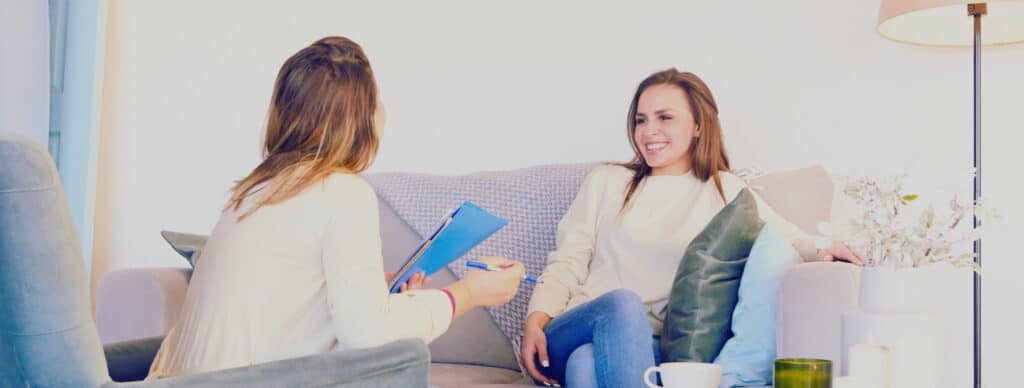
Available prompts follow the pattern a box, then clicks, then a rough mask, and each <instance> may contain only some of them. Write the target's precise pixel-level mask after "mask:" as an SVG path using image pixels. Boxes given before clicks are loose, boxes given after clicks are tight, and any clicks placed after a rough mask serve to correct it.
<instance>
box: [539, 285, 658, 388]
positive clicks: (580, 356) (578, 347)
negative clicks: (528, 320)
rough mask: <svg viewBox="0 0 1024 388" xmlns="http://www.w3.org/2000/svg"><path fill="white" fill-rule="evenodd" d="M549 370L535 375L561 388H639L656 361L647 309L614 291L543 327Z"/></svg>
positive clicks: (655, 344)
mask: <svg viewBox="0 0 1024 388" xmlns="http://www.w3.org/2000/svg"><path fill="white" fill-rule="evenodd" d="M544 334H545V335H546V336H547V340H548V357H549V358H550V362H551V366H550V367H548V368H541V373H544V374H545V375H546V376H548V377H551V378H554V379H556V380H558V381H559V382H561V383H563V385H565V386H567V387H622V388H628V387H644V386H645V385H644V380H643V373H644V370H646V369H647V368H648V367H651V366H654V365H655V363H656V362H657V359H659V358H661V357H660V355H661V354H660V351H659V349H658V341H657V340H656V338H655V337H654V336H653V334H652V333H651V324H650V322H648V321H647V309H646V308H645V306H644V304H643V302H642V301H641V300H640V297H639V296H637V295H636V293H634V292H633V291H630V290H627V289H618V290H614V291H610V292H608V293H605V294H604V295H601V296H599V297H597V298H596V299H594V300H592V301H590V302H587V303H585V304H582V305H580V306H578V307H576V308H573V309H572V310H569V311H567V312H565V313H564V314H562V315H559V316H558V317H556V318H555V319H554V320H552V321H551V322H550V323H548V325H547V327H545V328H544Z"/></svg>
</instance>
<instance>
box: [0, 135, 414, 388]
mask: <svg viewBox="0 0 1024 388" xmlns="http://www.w3.org/2000/svg"><path fill="white" fill-rule="evenodd" d="M159 347H160V338H149V339H144V340H137V341H132V342H127V343H118V344H113V345H110V346H108V347H107V348H106V349H104V348H103V346H102V345H101V344H100V339H99V335H98V333H97V331H96V324H95V322H93V320H92V318H91V313H90V307H89V287H88V284H87V282H86V276H85V269H84V265H83V261H82V256H81V252H79V251H78V238H77V236H76V235H75V231H74V228H73V226H72V222H71V216H70V212H69V210H68V205H67V200H66V199H65V197H64V191H63V189H62V188H61V185H60V181H59V180H58V179H57V172H56V169H55V168H54V166H53V162H52V161H51V159H50V158H49V156H48V155H47V154H46V151H45V150H43V149H42V147H40V146H38V145H35V144H32V143H31V142H30V141H28V140H27V139H25V138H22V137H18V136H15V135H11V134H8V133H0V386H3V387H114V386H125V387H135V386H139V387H142V386H145V387H185V386H189V387H191V386H200V387H202V386H210V387H214V386H215V387H253V386H288V387H305V386H315V387H357V386H358V387H376V386H380V387H426V386H427V366H428V364H429V354H428V351H427V348H426V345H425V344H424V343H423V341H420V340H416V339H409V340H401V341H396V342H393V343H390V344H387V345H383V346H381V347H377V348H373V349H363V350H350V351H339V352H330V353H325V354H320V355H314V356H309V357H303V358H296V359H290V360H282V361H278V362H271V363H266V364H259V365H253V366H249V367H242V368H235V369H229V370H223V371H217V372H211V373H204V374H197V375H191V376H183V377H176V378H168V379H162V380H157V381H151V382H128V383H119V382H115V381H130V380H139V379H141V378H143V377H145V374H146V372H147V371H148V369H149V365H150V363H151V362H152V359H153V356H154V355H155V354H156V351H157V349H159ZM112 377H113V378H112Z"/></svg>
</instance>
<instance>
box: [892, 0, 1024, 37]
mask: <svg viewBox="0 0 1024 388" xmlns="http://www.w3.org/2000/svg"><path fill="white" fill-rule="evenodd" d="M972 3H985V4H987V5H988V12H987V14H986V15H985V16H984V17H982V22H983V23H984V31H985V33H984V34H982V36H981V44H983V45H1003V44H1013V43H1020V42H1024V0H1002V1H999V0H995V1H987V2H986V1H963V0H882V7H881V12H879V15H878V33H879V34H881V35H882V36H884V37H886V38H888V39H891V40H894V41H897V42H903V43H911V44H920V45H927V46H953V47H959V46H965V47H969V46H971V45H972V44H973V43H974V40H973V39H974V21H973V19H972V18H971V17H970V16H969V15H968V14H967V4H972Z"/></svg>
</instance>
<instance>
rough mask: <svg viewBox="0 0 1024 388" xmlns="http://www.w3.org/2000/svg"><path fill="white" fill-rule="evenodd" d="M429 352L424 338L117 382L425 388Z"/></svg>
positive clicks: (163, 387) (165, 387)
mask: <svg viewBox="0 0 1024 388" xmlns="http://www.w3.org/2000/svg"><path fill="white" fill-rule="evenodd" d="M429 364H430V354H429V352H428V351H427V345H426V344H425V343H423V341H422V340H419V339H403V340H399V341H395V342H392V343H389V344H386V345H382V346H379V347H375V348H369V349H354V350H344V351H334V352H327V353H323V354H318V355H314V356H308V357H301V358H293V359H288V360H281V361H275V362H268V363H265V364H259V365H253V366H248V367H241V368H234V369H227V370H223V371H216V372H208V373H201V374H196V375H191V376H182V377H172V378H167V379H160V380H155V381H146V382H136V383H127V384H116V383H112V384H106V385H104V388H113V387H148V388H171V387H239V388H249V387H353V388H354V387H426V386H427V368H428V366H429Z"/></svg>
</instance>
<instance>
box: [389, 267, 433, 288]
mask: <svg viewBox="0 0 1024 388" xmlns="http://www.w3.org/2000/svg"><path fill="white" fill-rule="evenodd" d="M392 276H395V273H394V272H385V273H384V281H385V282H388V283H390V282H391V277H392ZM429 283H430V276H426V275H424V274H423V272H419V273H417V274H415V275H412V277H411V278H409V281H407V282H405V284H403V285H401V286H399V287H398V288H399V292H400V293H401V292H406V291H409V290H418V289H420V288H424V287H426V286H427V284H429Z"/></svg>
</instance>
